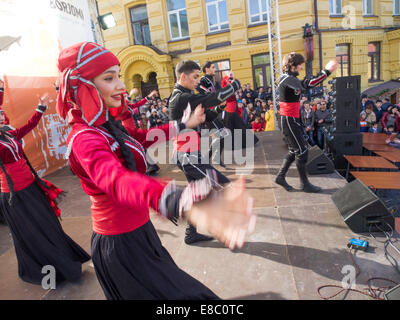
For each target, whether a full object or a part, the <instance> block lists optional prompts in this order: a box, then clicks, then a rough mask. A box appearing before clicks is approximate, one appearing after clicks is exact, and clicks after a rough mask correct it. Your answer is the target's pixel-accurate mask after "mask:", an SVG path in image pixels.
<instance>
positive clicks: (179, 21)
mask: <svg viewBox="0 0 400 320" xmlns="http://www.w3.org/2000/svg"><path fill="white" fill-rule="evenodd" d="M181 11H186V6H185V7H184V8H181V9H175V10H171V11H168V12H167V14H168V26H169V34H170V36H171V40H180V39H187V38H189V35H187V36H183V35H182V27H181V19H180V18H179V17H180V12H181ZM173 14H174V15H176V17H177V21H178V29H179V37H175V38H174V37H173V35H172V28H171V19H170V16H171V15H173ZM186 16H187V15H186ZM188 27H189V23H188Z"/></svg>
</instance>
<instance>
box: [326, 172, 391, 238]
mask: <svg viewBox="0 0 400 320" xmlns="http://www.w3.org/2000/svg"><path fill="white" fill-rule="evenodd" d="M332 200H333V202H334V203H335V206H336V207H337V208H338V210H339V212H340V214H341V216H342V218H343V220H344V222H345V223H346V224H347V225H348V227H349V228H350V230H352V231H353V232H355V233H369V232H381V230H384V231H392V230H394V216H393V215H392V214H391V213H390V212H389V210H388V209H387V208H386V206H385V204H384V203H383V202H382V201H381V200H380V199H379V198H378V196H376V195H375V193H373V192H372V191H371V190H370V189H369V188H368V187H367V186H366V185H364V184H363V183H362V182H361V181H360V180H358V179H356V180H354V181H353V182H351V183H348V184H347V185H346V186H345V187H344V188H343V189H341V190H338V191H337V192H335V193H334V194H333V195H332Z"/></svg>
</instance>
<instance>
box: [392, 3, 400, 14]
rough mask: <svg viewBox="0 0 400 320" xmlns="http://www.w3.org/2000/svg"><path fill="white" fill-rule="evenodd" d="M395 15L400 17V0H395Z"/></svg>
mask: <svg viewBox="0 0 400 320" xmlns="http://www.w3.org/2000/svg"><path fill="white" fill-rule="evenodd" d="M396 2H397V12H396ZM393 15H394V16H400V0H393Z"/></svg>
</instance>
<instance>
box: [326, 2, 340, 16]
mask: <svg viewBox="0 0 400 320" xmlns="http://www.w3.org/2000/svg"><path fill="white" fill-rule="evenodd" d="M338 2H340V12H336V11H335V12H333V11H331V8H333V9H334V10H336V8H337V3H338ZM329 14H330V15H331V16H332V15H334V16H337V15H341V14H342V0H329Z"/></svg>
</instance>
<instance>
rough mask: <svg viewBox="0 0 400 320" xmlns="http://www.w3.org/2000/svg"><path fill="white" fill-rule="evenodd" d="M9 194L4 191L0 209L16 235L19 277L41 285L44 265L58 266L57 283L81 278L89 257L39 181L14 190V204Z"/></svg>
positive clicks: (56, 267) (12, 232) (14, 239)
mask: <svg viewBox="0 0 400 320" xmlns="http://www.w3.org/2000/svg"><path fill="white" fill-rule="evenodd" d="M9 196H10V194H9V193H1V210H2V212H3V214H4V218H5V220H6V222H7V224H8V226H9V228H10V231H11V235H12V238H13V242H14V247H15V254H16V256H17V260H18V274H19V276H20V278H21V279H22V280H24V281H26V282H30V283H33V284H38V285H40V284H41V283H42V279H43V278H44V277H45V276H46V274H47V273H48V272H44V273H42V268H43V267H44V266H48V265H49V266H53V267H54V268H55V271H56V282H57V283H60V282H62V281H65V280H67V281H77V280H79V279H80V277H81V273H82V263H84V262H86V261H88V260H90V256H89V255H88V254H87V253H86V252H85V251H84V250H83V249H82V248H81V247H80V246H79V245H78V244H76V243H75V242H74V241H73V240H72V239H71V238H70V237H69V236H68V235H66V234H65V233H64V231H63V229H62V226H61V223H60V221H59V220H58V218H57V216H56V215H55V213H54V211H53V209H52V208H51V206H50V204H49V202H48V201H47V199H46V197H45V195H44V193H43V191H42V190H41V189H40V188H39V186H38V185H37V184H36V181H35V182H33V183H32V184H31V185H30V186H29V187H27V188H25V189H23V190H21V191H18V192H16V193H15V195H14V198H13V202H12V206H11V207H10V205H9V203H8V199H9Z"/></svg>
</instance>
